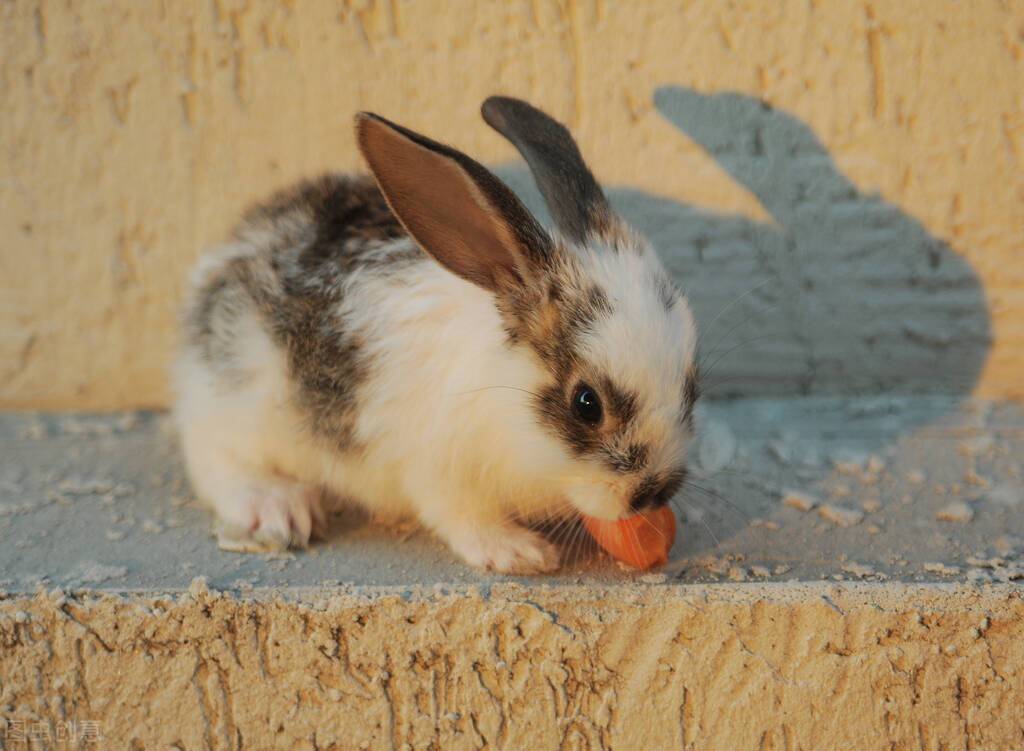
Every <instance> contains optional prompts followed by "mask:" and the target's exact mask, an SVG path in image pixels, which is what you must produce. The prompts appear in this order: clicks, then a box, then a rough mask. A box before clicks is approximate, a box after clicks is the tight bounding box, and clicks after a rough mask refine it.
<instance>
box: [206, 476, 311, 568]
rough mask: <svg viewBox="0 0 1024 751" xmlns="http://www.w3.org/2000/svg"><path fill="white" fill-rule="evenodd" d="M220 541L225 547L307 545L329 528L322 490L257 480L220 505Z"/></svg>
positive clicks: (248, 549) (256, 548)
mask: <svg viewBox="0 0 1024 751" xmlns="http://www.w3.org/2000/svg"><path fill="white" fill-rule="evenodd" d="M217 514H218V519H217V523H216V525H215V528H214V529H215V532H216V534H217V543H218V545H219V546H220V547H221V548H222V549H224V550H233V551H244V552H265V551H268V550H269V551H274V550H284V549H286V548H289V547H294V548H304V547H306V546H307V545H308V544H309V539H310V536H313V535H315V536H318V537H322V536H323V535H324V533H325V531H326V528H327V522H326V518H325V516H324V511H323V506H322V499H321V495H320V492H319V490H317V489H314V488H309V487H306V486H303V485H299V484H296V483H276V482H268V483H256V484H253V485H250V486H248V487H246V488H245V489H244V490H243V491H241V492H239V493H238V494H237V495H236V496H235V497H234V498H232V499H230V500H228V501H227V502H225V501H224V500H222V501H221V502H220V503H218V504H217Z"/></svg>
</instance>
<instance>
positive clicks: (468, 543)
mask: <svg viewBox="0 0 1024 751" xmlns="http://www.w3.org/2000/svg"><path fill="white" fill-rule="evenodd" d="M448 542H449V544H450V545H451V547H452V549H453V550H454V551H455V552H456V553H458V554H459V555H461V556H462V557H463V558H464V559H465V560H466V562H467V563H469V564H470V565H471V566H476V567H477V568H482V569H487V570H489V571H496V572H498V573H501V574H541V573H547V572H550V571H555V570H556V569H557V568H558V566H559V563H560V555H559V552H558V548H557V547H556V546H554V545H552V544H551V543H550V542H548V541H547V540H545V539H544V538H543V537H542V536H541V535H539V534H537V533H536V532H533V531H531V530H529V529H526V528H525V527H520V526H519V525H517V524H507V525H494V526H486V527H476V528H465V529H462V530H460V531H459V532H457V533H456V534H454V535H451V536H449V538H448Z"/></svg>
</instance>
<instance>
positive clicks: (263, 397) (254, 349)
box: [176, 97, 698, 573]
mask: <svg viewBox="0 0 1024 751" xmlns="http://www.w3.org/2000/svg"><path fill="white" fill-rule="evenodd" d="M482 111H483V117H484V119H485V120H486V121H487V122H488V123H489V124H490V125H491V126H492V127H494V128H495V129H497V130H498V131H499V132H501V133H502V134H503V135H505V136H506V137H507V138H508V139H509V140H510V141H511V142H512V143H513V144H515V146H516V147H517V148H518V149H519V151H520V152H521V153H522V155H523V156H524V157H525V159H526V161H527V162H528V163H529V165H530V168H531V170H532V171H533V174H534V177H535V178H536V180H537V183H538V184H539V186H540V189H541V192H542V193H543V195H544V198H545V200H546V202H547V204H548V206H549V207H550V209H551V213H552V216H553V218H554V220H555V223H556V224H557V226H558V230H559V233H560V234H558V235H552V234H549V233H548V232H547V231H545V230H544V229H543V228H542V227H541V226H540V224H538V222H537V221H536V220H535V219H534V218H533V216H531V214H530V213H529V212H528V211H527V210H526V208H525V207H524V206H523V205H522V203H520V201H519V200H518V199H517V198H516V196H515V195H514V194H513V193H512V191H511V190H509V188H508V187H506V186H505V185H504V184H503V183H502V182H501V181H500V180H498V178H496V177H495V176H494V175H493V174H491V173H490V172H489V171H488V170H487V169H485V168H484V167H483V166H481V165H480V164H479V163H477V162H475V161H474V160H472V159H470V158H469V157H467V156H466V155H465V154H462V153H461V152H459V151H456V150H455V149H453V148H451V147H449V146H445V145H442V144H440V143H437V142H435V141H432V140H430V139H428V138H425V137H424V136H421V135H419V134H417V133H414V132H412V131H410V130H407V129H406V128H403V127H401V126H399V125H395V124H394V123H391V122H389V121H387V120H385V119H384V118H381V117H378V116H376V115H372V114H367V113H363V114H360V115H358V116H357V117H356V131H357V136H358V142H359V148H360V150H361V151H362V153H363V156H364V157H365V158H366V161H367V163H368V164H369V167H370V170H371V172H372V173H373V178H374V179H372V180H371V179H369V178H366V177H357V176H343V175H331V176H326V177H322V178H320V179H318V180H314V181H310V182H305V183H302V184H300V185H298V186H297V187H295V188H294V189H292V190H290V191H287V192H284V193H281V194H279V195H277V196H275V197H273V198H271V199H270V200H269V201H268V202H267V203H264V204H263V205H260V206H258V207H256V208H254V209H252V210H250V211H249V212H248V214H246V215H245V217H244V218H243V220H242V222H241V224H240V225H239V226H238V228H237V229H236V230H235V232H234V235H233V239H232V242H231V243H230V244H228V245H227V246H225V247H223V248H221V249H220V250H218V251H217V252H215V253H212V254H210V255H209V256H207V257H205V258H204V259H203V260H202V262H201V263H200V264H199V268H198V269H197V271H196V274H195V277H194V282H193V285H192V292H191V296H190V300H189V302H188V304H187V309H186V316H185V330H184V346H183V349H182V351H181V354H180V356H179V359H178V362H177V372H176V384H177V405H176V418H177V422H178V426H179V429H180V432H181V436H182V440H183V444H184V451H185V457H186V461H187V464H188V470H189V474H190V476H191V479H192V483H193V485H194V488H195V491H196V493H197V494H198V495H199V496H200V497H201V498H202V499H203V500H205V501H206V502H207V503H208V504H209V505H210V506H212V507H213V510H214V511H215V512H216V514H217V517H218V528H219V534H220V539H221V544H222V546H224V547H228V548H232V549H266V548H274V547H278V548H279V547H284V546H288V545H292V546H304V545H306V544H307V542H308V541H309V538H310V535H311V534H312V533H317V532H320V531H322V529H323V526H324V508H323V504H324V503H325V502H326V499H329V498H341V499H348V500H351V501H354V502H356V503H359V504H361V505H363V506H364V507H366V508H367V509H368V510H370V511H371V512H373V513H376V514H381V515H384V516H394V515H397V514H410V515H413V516H415V517H417V518H418V519H419V520H420V521H421V522H422V523H423V524H425V525H426V526H427V527H429V528H430V529H432V530H433V531H434V532H435V533H436V534H438V535H439V536H440V537H441V538H443V539H444V540H445V541H446V542H447V543H448V544H449V545H450V546H451V548H452V549H453V550H454V551H455V552H456V553H458V554H459V555H460V556H462V557H463V558H464V559H465V560H466V561H468V562H469V563H470V564H472V565H474V566H479V567H484V568H489V569H493V570H495V571H502V572H516V573H530V572H539V571H551V570H553V569H555V568H557V567H558V564H559V551H558V549H557V547H556V546H554V545H552V544H551V543H550V542H549V541H547V540H546V539H545V538H544V537H542V536H541V535H540V534H538V533H537V532H535V531H533V530H531V529H529V528H528V527H527V526H525V523H526V522H527V521H529V520H531V519H535V518H552V517H557V516H560V515H573V514H579V513H583V514H587V515H590V516H594V517H599V518H603V519H617V518H620V517H625V516H628V515H630V514H633V513H635V512H637V511H639V510H644V509H649V508H651V507H656V506H659V505H663V504H665V503H667V502H668V500H669V499H670V498H671V497H672V496H673V494H674V493H675V492H676V491H677V489H678V488H679V486H680V484H681V482H682V481H683V478H684V477H685V473H686V468H685V458H686V451H687V445H688V443H689V442H690V440H691V437H692V422H693V421H692V413H693V407H694V402H695V400H696V398H697V390H698V389H697V377H696V372H695V367H694V350H695V346H696V331H695V328H694V322H693V317H692V315H691V313H690V309H689V307H688V305H687V302H686V300H685V298H684V297H683V296H682V295H681V294H680V293H679V292H678V290H677V289H676V287H675V286H674V285H673V283H672V282H671V280H670V279H669V278H668V276H667V275H666V273H665V271H664V269H663V268H662V265H661V263H660V262H659V260H658V258H657V256H656V255H655V253H654V251H653V250H652V249H651V248H650V246H649V245H648V243H647V242H646V241H645V240H644V239H643V238H642V237H640V236H639V235H638V234H637V233H636V232H634V231H633V230H631V229H630V228H629V227H627V226H626V225H625V224H624V223H623V221H622V220H621V219H619V218H618V217H616V216H615V215H614V214H613V213H612V211H611V209H610V207H609V205H608V202H607V200H606V199H605V196H604V194H603V193H602V191H601V189H600V187H599V186H598V185H597V183H596V182H595V180H594V177H593V175H592V174H591V173H590V171H589V170H588V169H587V167H586V165H585V164H584V163H583V159H582V157H581V156H580V152H579V150H578V149H577V147H576V144H575V143H574V142H573V140H572V137H571V136H570V135H569V132H568V131H567V130H566V129H565V128H564V127H563V126H562V125H560V124H559V123H557V122H555V121H554V120H552V119H551V118H550V117H548V116H547V115H545V114H544V113H542V112H540V111H539V110H537V109H535V108H533V107H532V106H530V105H529V104H526V103H525V102H522V101H519V100H515V99H509V98H503V97H492V98H490V99H488V100H487V101H486V102H485V103H484V105H483V109H482Z"/></svg>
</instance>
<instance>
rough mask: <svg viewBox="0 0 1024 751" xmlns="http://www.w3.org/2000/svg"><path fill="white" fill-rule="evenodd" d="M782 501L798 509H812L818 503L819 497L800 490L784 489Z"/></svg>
mask: <svg viewBox="0 0 1024 751" xmlns="http://www.w3.org/2000/svg"><path fill="white" fill-rule="evenodd" d="M782 503H783V504H784V505H786V506H789V507H790V508H795V509H797V510H798V511H810V510H811V509H813V508H815V507H816V506H817V505H818V499H817V498H815V497H814V496H812V495H809V494H807V493H802V492H800V491H799V490H784V491H783V493H782Z"/></svg>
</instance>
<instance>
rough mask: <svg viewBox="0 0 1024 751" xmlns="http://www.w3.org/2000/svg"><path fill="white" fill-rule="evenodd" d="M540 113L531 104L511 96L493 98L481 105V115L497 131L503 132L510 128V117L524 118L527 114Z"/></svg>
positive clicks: (488, 98)
mask: <svg viewBox="0 0 1024 751" xmlns="http://www.w3.org/2000/svg"><path fill="white" fill-rule="evenodd" d="M534 112H539V110H538V109H537V108H536V107H534V106H533V105H532V104H530V103H529V102H525V101H523V100H522V99H516V98H515V97H510V96H491V97H487V99H485V100H484V103H483V104H482V105H480V115H481V116H482V117H483V119H484V121H485V122H486V123H487V124H488V125H490V126H491V127H492V128H494V129H495V130H498V131H501V130H503V129H504V128H506V127H508V121H509V118H510V117H516V116H517V115H518V116H520V117H522V116H523V115H525V114H527V113H534Z"/></svg>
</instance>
